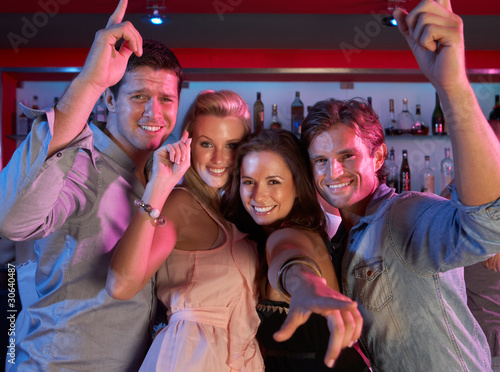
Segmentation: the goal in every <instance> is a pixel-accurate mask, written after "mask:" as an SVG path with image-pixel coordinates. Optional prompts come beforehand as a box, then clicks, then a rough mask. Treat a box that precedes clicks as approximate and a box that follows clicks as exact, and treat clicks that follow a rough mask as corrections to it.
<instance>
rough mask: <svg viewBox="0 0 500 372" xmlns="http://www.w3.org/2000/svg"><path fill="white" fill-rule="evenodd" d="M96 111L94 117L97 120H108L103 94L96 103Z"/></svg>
mask: <svg viewBox="0 0 500 372" xmlns="http://www.w3.org/2000/svg"><path fill="white" fill-rule="evenodd" d="M94 112H95V114H94V119H95V120H96V121H102V122H106V120H107V111H106V104H105V103H104V95H101V96H100V97H99V100H98V101H97V103H96V105H95V110H94Z"/></svg>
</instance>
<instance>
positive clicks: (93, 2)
mask: <svg viewBox="0 0 500 372" xmlns="http://www.w3.org/2000/svg"><path fill="white" fill-rule="evenodd" d="M403 1H404V0H403ZM443 1H444V0H443ZM451 2H452V6H453V10H454V11H455V12H456V13H457V14H460V15H495V14H500V1H498V0H483V1H471V0H451ZM154 3H162V1H155V0H129V5H128V12H129V13H145V12H146V6H147V4H154ZM164 3H165V6H166V8H165V13H202V14H205V13H214V14H217V13H282V14H295V13H299V14H370V13H371V12H378V13H380V12H382V11H383V10H385V9H387V4H388V1H387V0H309V1H290V0H191V1H188V0H165V2H164ZM42 4H46V5H47V8H49V5H50V6H52V7H54V8H53V9H56V10H55V13H111V12H112V11H113V9H114V8H115V6H116V4H117V0H85V1H78V0H77V1H75V0H21V1H8V2H4V4H2V13H36V12H39V11H43V10H44V9H43V7H42ZM417 4H418V0H406V8H407V9H412V8H413V7H415V6H416V5H417Z"/></svg>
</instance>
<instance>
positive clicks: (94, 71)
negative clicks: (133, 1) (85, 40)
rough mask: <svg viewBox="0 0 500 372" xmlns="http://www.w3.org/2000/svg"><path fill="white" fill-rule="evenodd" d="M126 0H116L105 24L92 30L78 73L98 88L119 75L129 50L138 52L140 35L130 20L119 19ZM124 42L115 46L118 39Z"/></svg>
mask: <svg viewBox="0 0 500 372" xmlns="http://www.w3.org/2000/svg"><path fill="white" fill-rule="evenodd" d="M127 4H128V0H120V2H119V4H118V6H117V8H116V9H115V11H114V13H113V14H112V15H111V16H110V17H109V20H108V23H107V25H106V28H104V29H102V30H99V31H98V32H97V33H96V36H95V39H94V43H93V44H92V47H91V49H90V52H89V55H88V56H87V60H86V61H85V65H84V66H83V69H82V72H81V73H80V75H79V77H80V78H81V79H83V80H85V81H86V82H87V83H89V84H93V85H94V86H95V88H96V89H98V90H100V91H101V92H102V91H104V90H105V89H106V88H108V87H109V86H112V85H114V84H116V83H117V82H118V81H120V79H121V78H122V77H123V75H124V73H125V69H126V67H127V62H128V59H129V57H130V56H131V55H132V53H135V54H136V55H137V56H141V55H142V37H141V35H140V34H139V32H138V31H137V30H136V29H135V27H134V26H133V25H132V24H131V23H130V22H122V20H123V17H124V16H125V11H126V10H127ZM121 39H123V40H124V42H123V44H122V45H121V46H120V48H119V49H118V50H117V49H116V44H117V43H118V41H119V40H121Z"/></svg>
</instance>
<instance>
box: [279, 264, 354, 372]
mask: <svg viewBox="0 0 500 372" xmlns="http://www.w3.org/2000/svg"><path fill="white" fill-rule="evenodd" d="M289 275H291V272H289V273H288V274H287V276H289ZM300 275H301V276H302V278H301V280H300V282H301V283H306V285H300V286H299V287H297V288H296V289H295V290H294V291H293V292H292V298H291V301H290V309H289V312H288V315H287V317H286V320H285V322H284V323H283V325H282V326H281V328H280V330H279V331H278V332H276V333H275V334H274V339H275V340H276V341H285V340H288V339H289V338H290V337H291V336H292V335H293V333H294V332H295V330H296V329H297V328H298V327H299V326H300V325H302V324H304V323H305V322H306V321H307V320H308V319H309V316H310V315H311V314H312V313H316V314H320V315H323V316H324V317H325V318H326V319H327V322H328V329H329V330H330V340H329V343H328V349H327V351H326V355H325V358H324V361H325V364H326V365H327V366H329V367H332V366H333V364H334V362H335V360H336V359H337V358H338V356H339V354H340V351H341V350H342V349H343V348H344V347H351V346H352V345H353V344H354V342H356V341H357V340H358V338H359V337H360V335H361V329H362V326H363V318H362V317H361V314H360V313H359V310H358V308H357V303H356V302H354V301H352V300H351V299H349V298H348V297H346V296H344V295H342V294H341V293H339V292H337V291H335V290H334V289H332V288H330V287H328V285H327V284H326V280H325V279H324V278H321V277H318V276H316V275H315V274H312V273H308V272H302V273H301V274H300ZM297 282H299V281H297Z"/></svg>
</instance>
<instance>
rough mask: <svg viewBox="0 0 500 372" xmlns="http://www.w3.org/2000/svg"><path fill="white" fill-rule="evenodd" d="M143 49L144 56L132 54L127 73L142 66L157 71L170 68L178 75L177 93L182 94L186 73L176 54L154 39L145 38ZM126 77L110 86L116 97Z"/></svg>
mask: <svg viewBox="0 0 500 372" xmlns="http://www.w3.org/2000/svg"><path fill="white" fill-rule="evenodd" d="M142 50H143V53H142V56H140V57H137V56H136V55H135V54H132V55H131V56H130V58H129V60H128V63H127V69H126V70H125V74H126V73H127V72H130V71H133V70H135V69H136V68H138V67H142V66H147V67H151V68H152V69H154V70H155V71H156V70H170V71H172V73H174V75H175V76H177V79H178V85H177V94H178V95H179V96H180V94H181V88H182V82H183V81H184V74H183V72H182V67H181V65H180V63H179V61H178V60H177V57H176V56H175V54H174V53H173V52H172V51H171V50H170V49H169V48H167V47H166V46H165V45H164V44H162V43H160V42H158V41H154V40H143V43H142ZM125 74H124V77H125ZM124 77H122V78H121V80H120V81H119V82H118V83H116V84H115V85H113V86H112V87H109V90H110V91H111V93H112V94H113V97H115V99H116V97H118V93H119V92H120V86H121V85H122V83H123V79H124Z"/></svg>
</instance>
